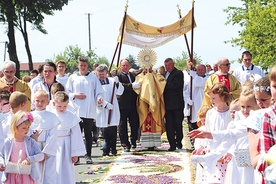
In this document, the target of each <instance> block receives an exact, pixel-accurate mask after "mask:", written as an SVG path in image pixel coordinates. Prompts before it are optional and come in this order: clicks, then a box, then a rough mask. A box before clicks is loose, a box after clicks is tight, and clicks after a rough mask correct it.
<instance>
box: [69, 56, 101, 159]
mask: <svg viewBox="0 0 276 184" xmlns="http://www.w3.org/2000/svg"><path fill="white" fill-rule="evenodd" d="M88 66H89V63H88V59H87V58H85V57H82V56H80V57H79V58H78V68H79V71H78V72H76V73H74V74H72V75H70V77H69V79H68V81H67V83H66V86H65V89H66V91H67V92H68V95H69V97H70V100H71V99H73V100H74V102H75V103H76V104H77V105H78V106H79V107H80V110H79V117H80V118H81V119H82V122H81V123H80V128H81V131H84V137H85V146H86V155H85V160H86V164H92V163H93V161H92V159H91V152H92V130H93V123H94V121H95V119H96V106H97V104H99V103H101V102H102V95H103V88H102V86H101V83H100V81H99V79H98V78H97V77H96V76H95V75H94V74H92V73H91V72H89V71H88Z"/></svg>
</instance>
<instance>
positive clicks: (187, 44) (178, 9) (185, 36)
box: [176, 5, 191, 57]
mask: <svg viewBox="0 0 276 184" xmlns="http://www.w3.org/2000/svg"><path fill="white" fill-rule="evenodd" d="M176 7H177V12H178V15H179V18H180V19H181V18H182V15H181V9H180V8H179V5H176ZM184 39H185V43H186V46H187V50H188V54H189V57H191V51H190V46H189V43H188V39H187V35H186V34H184Z"/></svg>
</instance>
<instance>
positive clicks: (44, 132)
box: [30, 90, 59, 184]
mask: <svg viewBox="0 0 276 184" xmlns="http://www.w3.org/2000/svg"><path fill="white" fill-rule="evenodd" d="M33 99H34V102H33V103H34V105H35V110H34V111H33V112H31V113H32V114H33V116H34V122H33V123H32V125H31V127H30V132H39V134H40V135H39V136H38V138H37V140H36V141H37V142H38V143H39V145H40V147H41V150H42V151H43V152H44V149H46V147H47V146H49V145H48V144H49V142H50V141H51V139H54V137H55V135H56V131H57V125H58V124H59V119H58V117H57V116H56V115H55V114H53V113H51V112H50V111H47V110H46V106H47V105H48V104H49V99H48V93H47V92H46V91H44V90H38V91H37V92H36V93H35V94H34V98H33ZM55 159H56V158H55V155H50V154H46V158H45V161H44V162H42V164H41V165H40V166H39V169H40V171H41V173H42V174H41V178H40V180H39V182H40V183H43V184H44V183H49V184H50V183H55V181H56V180H55V172H56V171H55V169H56V168H55V165H56V160H55Z"/></svg>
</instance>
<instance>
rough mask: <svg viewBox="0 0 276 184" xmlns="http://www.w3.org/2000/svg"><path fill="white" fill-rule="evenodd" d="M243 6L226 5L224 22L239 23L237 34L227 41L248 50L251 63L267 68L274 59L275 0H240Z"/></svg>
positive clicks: (275, 40) (275, 34) (275, 58)
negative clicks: (239, 28)
mask: <svg viewBox="0 0 276 184" xmlns="http://www.w3.org/2000/svg"><path fill="white" fill-rule="evenodd" d="M242 2H244V3H243V7H228V8H227V9H226V10H225V12H226V13H228V18H227V22H226V24H232V25H235V24H237V25H240V26H241V28H242V30H241V31H239V36H238V37H237V38H233V39H231V40H230V41H227V43H231V44H232V46H233V47H234V46H239V47H240V48H241V49H246V50H249V51H250V52H251V53H252V55H253V61H252V63H254V64H256V65H259V66H261V67H262V68H263V69H265V70H266V69H267V68H268V67H270V66H273V65H274V64H275V61H276V55H275V49H276V32H275V28H276V1H275V0H255V1H249V0H242Z"/></svg>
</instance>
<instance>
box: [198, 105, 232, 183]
mask: <svg viewBox="0 0 276 184" xmlns="http://www.w3.org/2000/svg"><path fill="white" fill-rule="evenodd" d="M230 121H231V114H230V110H229V109H228V110H226V111H224V112H219V111H217V109H216V108H212V109H210V110H209V111H207V114H206V122H205V127H206V130H207V131H210V132H213V131H219V130H225V129H226V128H227V126H228V123H229V122H230ZM206 142H207V150H209V151H210V153H212V151H215V150H216V148H217V147H218V146H219V145H220V142H218V141H214V140H208V141H206ZM217 160H218V159H215V160H214V159H213V158H209V160H206V162H205V163H202V165H203V167H204V169H203V172H202V173H203V174H202V183H224V180H225V174H226V168H227V163H224V162H216V161H217ZM210 161H211V162H212V163H213V164H212V165H209V164H207V163H208V162H210Z"/></svg>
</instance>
